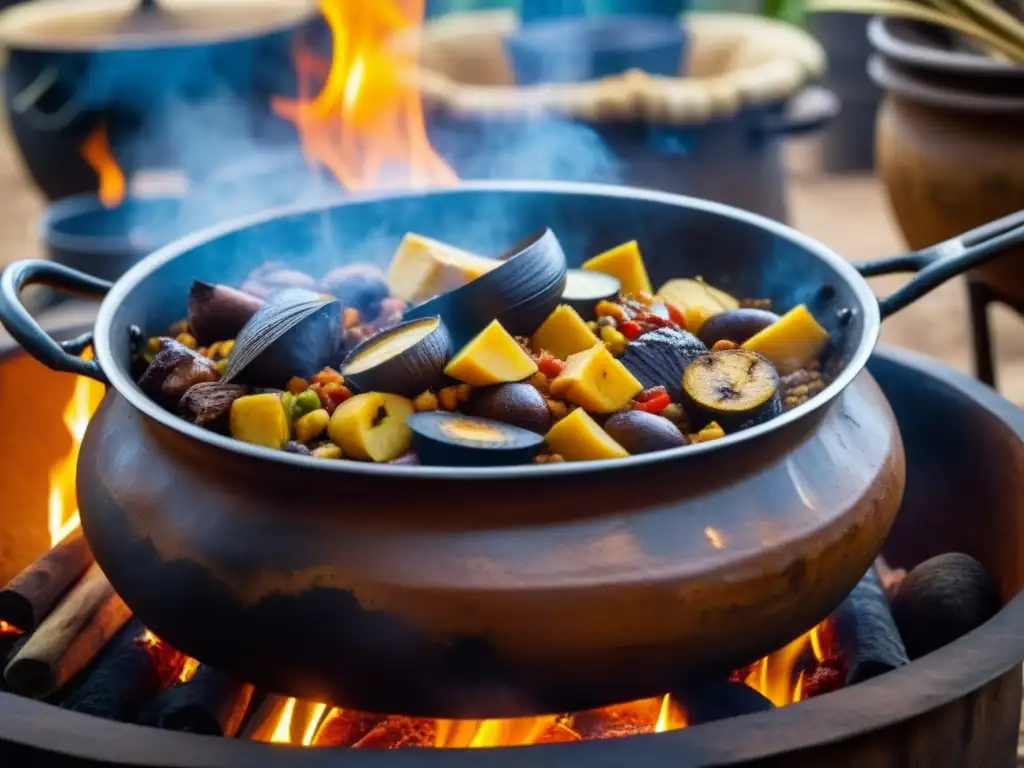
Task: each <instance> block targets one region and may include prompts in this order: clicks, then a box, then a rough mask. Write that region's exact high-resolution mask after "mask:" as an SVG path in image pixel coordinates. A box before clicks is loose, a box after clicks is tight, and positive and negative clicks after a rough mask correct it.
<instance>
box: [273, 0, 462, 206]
mask: <svg viewBox="0 0 1024 768" xmlns="http://www.w3.org/2000/svg"><path fill="white" fill-rule="evenodd" d="M424 9H425V2H424V0H373V1H372V2H367V0H320V13H321V14H322V15H323V17H324V20H325V21H326V22H327V24H328V26H329V27H330V30H331V37H332V40H333V51H332V58H331V60H330V62H324V61H322V60H320V59H318V58H317V57H316V56H315V55H313V54H311V53H310V52H308V51H307V50H305V49H301V50H299V51H297V52H296V55H295V65H296V70H297V72H298V75H299V93H298V98H295V99H292V98H285V97H278V98H275V99H273V101H272V107H273V109H274V111H275V112H276V113H277V114H278V115H279V116H281V117H284V118H285V119H287V120H290V121H291V122H292V123H293V124H294V125H295V127H296V129H297V130H298V132H299V136H300V138H301V142H302V149H303V153H304V155H305V157H306V159H307V161H308V162H310V163H311V164H313V165H317V166H322V167H324V168H326V169H327V170H328V171H330V172H331V173H332V174H333V175H334V177H335V178H336V179H337V180H338V182H339V183H340V184H341V185H343V186H344V187H345V188H346V189H349V190H362V189H368V188H379V187H407V186H411V187H417V188H419V187H429V186H438V185H444V184H452V183H454V182H456V181H457V180H458V177H457V176H456V175H455V172H454V171H453V170H452V169H451V167H450V166H449V165H448V164H447V163H446V162H445V161H444V160H443V159H442V158H441V157H440V155H438V154H437V152H436V151H435V150H434V148H433V147H432V146H431V144H430V140H429V138H428V137H427V130H426V124H425V121H424V117H423V105H422V102H421V100H420V96H419V92H418V91H417V89H416V87H415V85H414V83H413V82H412V78H411V76H410V74H411V73H413V72H414V71H415V67H416V57H417V53H416V51H415V46H410V47H403V48H402V49H401V50H398V49H397V48H395V47H393V46H392V45H391V41H392V40H393V39H394V37H395V36H396V34H398V33H403V34H409V33H412V34H415V30H417V29H418V28H419V26H420V24H421V23H422V21H423V15H424ZM325 71H326V77H325ZM318 82H320V83H322V84H321V85H320V90H319V92H317V93H316V95H315V96H311V92H312V91H313V90H315V88H316V85H315V84H316V83H318Z"/></svg>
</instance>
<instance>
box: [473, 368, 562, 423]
mask: <svg viewBox="0 0 1024 768" xmlns="http://www.w3.org/2000/svg"><path fill="white" fill-rule="evenodd" d="M466 412H467V413H469V414H470V415H471V416H477V417H479V418H482V419H493V420H494V421H500V422H502V423H504V424H512V425H513V426H516V427H519V428H521V429H528V430H529V431H530V432H536V433H538V434H541V435H543V434H544V433H546V432H547V431H548V430H549V429H550V428H551V409H550V408H549V407H548V403H547V400H545V399H544V395H542V394H541V393H540V392H539V391H538V390H537V388H536V387H534V386H533V385H532V384H526V383H525V382H521V381H519V382H511V383H508V384H498V385H496V386H493V387H480V388H479V389H476V390H474V392H473V396H472V397H471V398H470V400H469V402H468V403H467V404H466Z"/></svg>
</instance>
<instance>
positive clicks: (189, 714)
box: [138, 664, 252, 738]
mask: <svg viewBox="0 0 1024 768" xmlns="http://www.w3.org/2000/svg"><path fill="white" fill-rule="evenodd" d="M251 698H252V686H251V685H248V684H247V683H243V682H239V681H238V680H235V679H234V678H233V677H231V676H229V675H227V674H225V673H223V672H221V671H220V670H217V669H213V668H212V667H210V666H207V665H206V664H201V665H200V666H199V669H198V670H197V671H196V673H195V675H194V676H193V677H192V679H191V680H189V681H187V682H184V683H179V684H178V685H174V686H172V687H170V688H168V689H166V690H165V691H163V692H162V693H160V694H159V695H158V696H157V697H156V698H155V699H153V700H152V701H150V702H149V703H148V704H147V705H146V706H145V708H144V709H143V711H142V712H141V713H140V715H139V720H138V721H139V723H140V724H142V725H152V726H156V727H158V728H164V729H166V730H171V731H188V732H190V733H202V734H206V735H208V736H227V737H229V738H231V737H233V736H235V734H237V733H238V728H239V726H240V725H241V724H242V718H243V717H244V716H245V712H246V710H247V709H248V708H249V700H250V699H251Z"/></svg>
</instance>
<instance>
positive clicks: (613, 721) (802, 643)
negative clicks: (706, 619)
mask: <svg viewBox="0 0 1024 768" xmlns="http://www.w3.org/2000/svg"><path fill="white" fill-rule="evenodd" d="M821 632H822V625H819V626H817V627H815V628H814V629H812V630H811V631H810V632H807V633H805V634H804V635H802V636H800V637H798V638H797V639H796V640H794V641H793V642H791V643H789V644H788V645H786V646H785V647H783V648H780V649H779V650H778V651H776V652H775V653H773V654H771V655H769V656H766V657H765V658H764V659H761V660H760V661H758V662H757V663H755V664H754V665H752V666H751V667H750V669H749V671H745V678H744V682H745V683H746V684H747V685H749V686H750V687H751V688H753V689H754V690H756V691H758V692H759V693H761V694H762V695H763V696H765V697H766V698H768V699H770V700H771V701H772V703H773V704H775V705H776V706H779V707H783V706H786V705H788V704H795V703H796V702H798V701H802V700H803V699H804V698H806V691H805V685H806V682H807V675H808V674H809V673H810V671H811V668H812V667H813V664H814V662H820V661H822V660H823V659H824V655H823V652H822V649H823V638H822V636H821ZM325 714H326V716H325ZM334 721H341V722H340V723H339V722H334ZM361 722H369V724H370V728H371V730H370V731H369V733H368V735H367V732H366V731H365V730H363V731H360V730H359V729H358V727H355V726H356V725H357V724H359V723H361ZM346 723H348V724H352V727H349V726H348V725H347V724H346ZM333 725H340V726H341V727H338V728H334V727H332V726H333ZM686 727H687V717H686V712H685V711H683V709H682V707H681V706H680V705H679V703H678V702H677V701H676V700H675V699H673V698H672V696H671V695H670V694H665V695H664V696H659V697H657V698H652V699H641V700H638V701H632V702H627V703H625V704H617V705H613V706H610V707H604V708H603V709H597V710H590V711H587V712H578V713H574V714H554V715H539V716H533V717H519V718H505V719H489V720H442V719H438V720H429V719H424V718H420V719H417V718H402V717H385V716H382V715H381V716H374V715H369V714H367V713H361V712H355V711H351V710H342V709H331V710H330V711H327V710H326V708H325V707H324V706H323V705H322V704H320V705H317V704H313V703H311V702H296V700H295V699H289V700H288V701H287V703H286V705H285V706H284V707H283V709H282V711H281V713H280V715H279V717H278V720H277V722H276V724H275V727H274V730H273V735H272V736H271V737H270V741H273V742H276V743H279V744H293V745H299V744H302V745H305V746H309V745H316V746H348V747H355V748H357V749H359V748H393V747H395V746H407V745H411V746H419V747H430V746H433V747H441V748H467V747H468V748H478V747H513V746H523V745H527V744H543V743H550V742H557V741H579V740H581V739H592V738H609V737H613V736H628V735H631V734H640V733H664V732H666V731H674V730H678V729H679V728H686ZM342 734H344V735H342ZM338 738H349V739H350V741H349V742H346V743H342V744H339V743H338V741H337V739H338Z"/></svg>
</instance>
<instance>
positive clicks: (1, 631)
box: [0, 620, 22, 636]
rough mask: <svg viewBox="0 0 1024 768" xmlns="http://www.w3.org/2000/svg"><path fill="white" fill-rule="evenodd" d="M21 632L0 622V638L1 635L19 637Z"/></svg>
mask: <svg viewBox="0 0 1024 768" xmlns="http://www.w3.org/2000/svg"><path fill="white" fill-rule="evenodd" d="M20 634H22V631H21V630H20V629H18V628H17V627H16V626H14V625H13V624H8V623H7V622H6V621H2V620H0V636H3V635H20Z"/></svg>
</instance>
